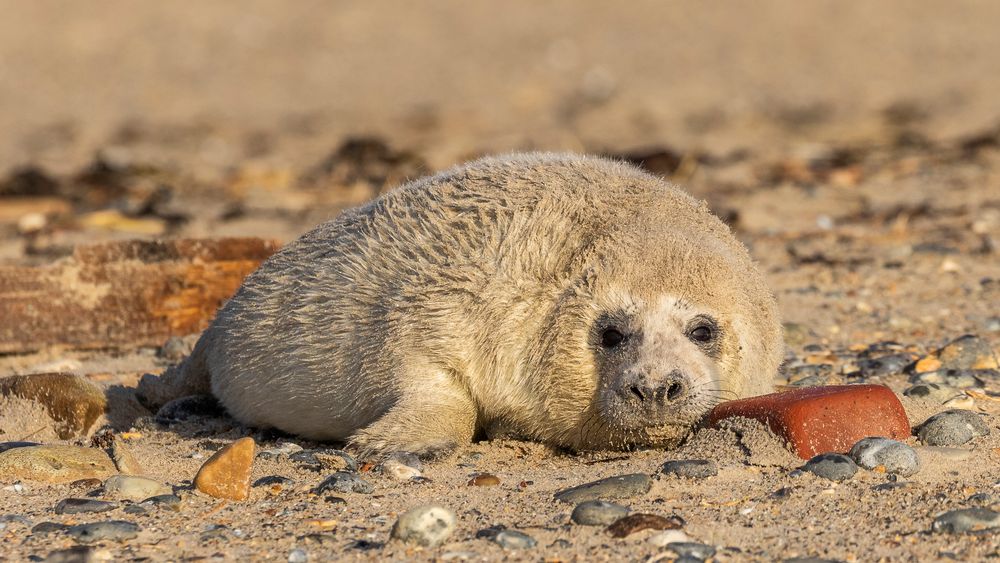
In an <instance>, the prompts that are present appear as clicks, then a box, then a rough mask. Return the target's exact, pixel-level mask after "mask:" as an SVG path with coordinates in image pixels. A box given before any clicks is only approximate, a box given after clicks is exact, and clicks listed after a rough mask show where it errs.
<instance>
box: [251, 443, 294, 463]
mask: <svg viewBox="0 0 1000 563" xmlns="http://www.w3.org/2000/svg"><path fill="white" fill-rule="evenodd" d="M301 451H302V446H300V445H298V444H296V443H295V442H282V443H280V444H278V445H277V446H275V447H273V448H268V449H266V450H261V451H260V452H258V453H257V457H259V458H261V459H281V458H282V457H288V456H290V455H292V454H297V453H299V452H301Z"/></svg>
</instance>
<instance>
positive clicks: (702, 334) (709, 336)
mask: <svg viewBox="0 0 1000 563" xmlns="http://www.w3.org/2000/svg"><path fill="white" fill-rule="evenodd" d="M688 337H689V338H690V339H691V340H694V341H695V342H700V343H702V344H705V343H708V342H711V341H712V340H714V339H715V331H714V330H712V327H710V326H707V325H700V326H696V327H694V328H693V329H691V332H690V333H689V334H688Z"/></svg>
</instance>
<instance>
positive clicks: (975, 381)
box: [910, 369, 1000, 389]
mask: <svg viewBox="0 0 1000 563" xmlns="http://www.w3.org/2000/svg"><path fill="white" fill-rule="evenodd" d="M997 377H1000V372H998V371H997V370H995V369H942V370H937V371H929V372H927V373H921V374H917V375H915V376H913V377H911V378H910V383H936V384H938V385H945V386H948V387H953V388H956V389H982V388H984V387H985V386H986V385H985V383H983V381H988V380H993V379H996V378H997Z"/></svg>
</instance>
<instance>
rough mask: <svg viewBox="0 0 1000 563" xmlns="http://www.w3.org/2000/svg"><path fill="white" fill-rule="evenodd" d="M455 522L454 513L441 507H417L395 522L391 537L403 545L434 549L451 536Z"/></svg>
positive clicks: (430, 505)
mask: <svg viewBox="0 0 1000 563" xmlns="http://www.w3.org/2000/svg"><path fill="white" fill-rule="evenodd" d="M455 521H456V519H455V513H454V512H452V511H450V510H448V509H447V508H445V507H443V506H438V505H433V504H428V505H423V506H418V507H415V508H411V509H410V510H407V511H406V512H404V513H403V514H402V515H401V516H400V517H399V519H398V520H396V523H395V524H394V525H393V526H392V532H391V536H392V537H393V538H395V539H398V540H401V541H403V542H404V543H415V544H418V545H422V546H424V547H434V546H436V545H439V544H441V543H442V542H444V541H445V540H446V539H448V537H449V536H451V534H452V533H453V532H454V531H455Z"/></svg>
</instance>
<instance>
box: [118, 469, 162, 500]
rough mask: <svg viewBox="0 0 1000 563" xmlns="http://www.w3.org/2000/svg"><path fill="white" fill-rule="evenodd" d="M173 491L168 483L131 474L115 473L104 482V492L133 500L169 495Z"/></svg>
mask: <svg viewBox="0 0 1000 563" xmlns="http://www.w3.org/2000/svg"><path fill="white" fill-rule="evenodd" d="M173 492H174V491H173V489H171V488H170V486H169V485H164V484H163V483H161V482H159V481H155V480H153V479H148V478H146V477H135V476H133V475H115V476H113V477H109V478H108V480H107V481H105V482H104V494H106V495H108V496H111V497H118V498H124V499H128V500H134V501H141V500H145V499H148V498H149V497H155V496H156V495H169V494H172V493H173Z"/></svg>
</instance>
